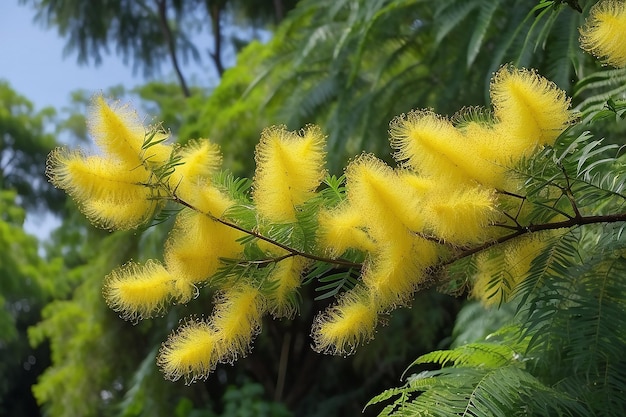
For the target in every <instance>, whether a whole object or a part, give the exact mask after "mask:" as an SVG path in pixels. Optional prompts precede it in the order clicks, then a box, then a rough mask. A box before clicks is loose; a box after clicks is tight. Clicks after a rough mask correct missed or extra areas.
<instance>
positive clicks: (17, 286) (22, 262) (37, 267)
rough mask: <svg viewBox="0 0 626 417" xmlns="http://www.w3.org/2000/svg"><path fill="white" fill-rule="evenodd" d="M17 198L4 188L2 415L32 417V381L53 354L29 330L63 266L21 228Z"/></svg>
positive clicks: (0, 195) (0, 241)
mask: <svg viewBox="0 0 626 417" xmlns="http://www.w3.org/2000/svg"><path fill="white" fill-rule="evenodd" d="M16 201H17V195H16V193H15V191H12V190H6V189H2V190H0V213H2V214H1V215H0V247H2V248H3V250H2V251H1V252H0V276H1V277H2V280H0V358H1V359H0V373H1V374H2V376H3V378H2V380H1V381H0V413H2V414H5V415H14V416H28V415H34V414H35V413H36V412H37V405H36V403H35V401H34V399H33V398H32V394H31V393H30V385H31V384H32V383H33V382H34V381H35V380H36V378H37V376H38V375H39V374H40V373H41V372H42V370H43V369H44V368H45V367H46V366H47V365H48V363H49V357H48V354H47V349H46V347H45V346H44V347H42V348H41V349H33V348H31V347H30V346H29V344H28V339H27V337H26V329H27V328H28V326H31V325H33V324H34V323H36V321H37V320H38V318H39V312H40V310H41V308H42V306H43V304H44V303H45V302H46V301H47V300H48V299H49V298H50V296H51V295H57V294H58V293H59V292H58V288H55V287H54V286H52V285H51V281H52V279H53V277H55V276H56V275H57V274H58V273H59V271H60V269H61V268H60V267H61V265H60V262H59V261H60V260H59V259H57V260H55V261H54V262H50V263H48V262H46V261H44V260H43V259H42V258H41V257H40V256H39V254H38V242H37V240H36V238H35V237H33V236H30V235H28V234H26V233H25V232H24V230H23V229H22V225H23V222H24V217H25V213H24V209H23V208H22V207H20V206H19V205H18V204H17V203H16ZM60 287H62V285H60Z"/></svg>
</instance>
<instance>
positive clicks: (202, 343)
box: [157, 321, 220, 383]
mask: <svg viewBox="0 0 626 417" xmlns="http://www.w3.org/2000/svg"><path fill="white" fill-rule="evenodd" d="M219 343H220V337H219V335H218V334H217V333H216V331H215V330H214V329H213V328H212V327H211V326H210V325H209V323H207V322H204V321H189V322H187V323H186V324H184V325H183V326H181V327H180V328H179V329H178V330H177V331H176V332H174V333H172V334H171V335H170V336H169V338H168V339H167V341H166V342H165V343H164V344H163V346H162V347H161V350H160V351H159V356H158V358H157V364H158V365H159V366H160V367H161V369H162V370H163V373H164V375H165V378H167V379H170V380H172V381H177V380H179V379H180V378H181V377H184V378H185V382H187V383H191V382H193V381H195V380H196V379H206V378H207V377H208V376H209V374H210V373H211V371H213V369H215V365H217V362H218V356H217V355H216V354H215V351H216V347H217V345H218V344H219Z"/></svg>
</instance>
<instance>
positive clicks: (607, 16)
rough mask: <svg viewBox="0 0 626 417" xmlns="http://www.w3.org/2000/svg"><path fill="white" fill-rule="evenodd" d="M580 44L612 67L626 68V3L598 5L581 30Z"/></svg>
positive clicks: (608, 1) (612, 1)
mask: <svg viewBox="0 0 626 417" xmlns="http://www.w3.org/2000/svg"><path fill="white" fill-rule="evenodd" d="M580 44H581V47H582V48H583V49H584V50H586V51H588V52H591V53H592V54H594V55H595V56H596V57H598V58H599V59H600V60H602V61H603V62H605V63H607V64H609V65H611V66H614V67H617V68H621V67H624V66H626V3H625V2H624V1H617V0H603V1H600V2H598V3H596V4H595V5H594V6H593V7H592V8H591V11H590V13H589V17H588V18H587V21H586V23H585V26H583V27H582V28H581V29H580Z"/></svg>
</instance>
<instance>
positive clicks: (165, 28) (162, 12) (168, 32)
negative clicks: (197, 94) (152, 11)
mask: <svg viewBox="0 0 626 417" xmlns="http://www.w3.org/2000/svg"><path fill="white" fill-rule="evenodd" d="M156 2H157V8H158V16H159V26H160V27H161V32H163V37H164V38H165V41H166V42H167V49H168V51H169V54H170V59H171V61H172V66H173V67H174V71H175V72H176V77H177V78H178V82H179V84H180V88H181V89H182V90H183V95H184V96H185V97H190V96H191V92H190V91H189V87H187V82H186V81H185V77H184V76H183V73H182V71H181V69H180V65H179V64H178V58H177V56H176V42H175V39H174V34H173V33H172V29H171V28H170V25H169V22H168V21H167V0H156Z"/></svg>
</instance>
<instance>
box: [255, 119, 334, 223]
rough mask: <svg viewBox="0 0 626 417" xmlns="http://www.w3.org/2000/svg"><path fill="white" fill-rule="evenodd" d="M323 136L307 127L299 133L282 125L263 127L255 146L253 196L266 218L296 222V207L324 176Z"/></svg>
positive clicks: (275, 220) (308, 196) (260, 211)
mask: <svg viewBox="0 0 626 417" xmlns="http://www.w3.org/2000/svg"><path fill="white" fill-rule="evenodd" d="M324 146H325V137H324V135H323V134H322V133H321V131H320V129H319V128H317V127H314V126H309V127H307V128H306V129H305V130H303V131H302V132H300V134H297V133H295V132H289V131H287V130H286V129H285V128H284V127H272V128H269V129H265V130H264V131H263V133H262V135H261V142H260V143H259V144H258V145H257V148H256V156H255V160H256V163H257V168H256V171H255V174H254V188H253V190H254V191H253V198H254V202H255V203H256V208H257V210H258V212H259V213H260V214H261V216H262V217H263V218H265V219H267V220H269V221H273V222H279V223H290V222H295V221H296V210H297V207H298V206H301V205H302V204H303V203H304V202H305V201H307V200H308V199H310V198H311V197H312V196H313V192H314V191H315V189H316V188H317V187H318V186H319V185H320V183H321V181H322V179H323V178H324V175H325V170H324V162H325V156H326V153H325V151H324Z"/></svg>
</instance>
